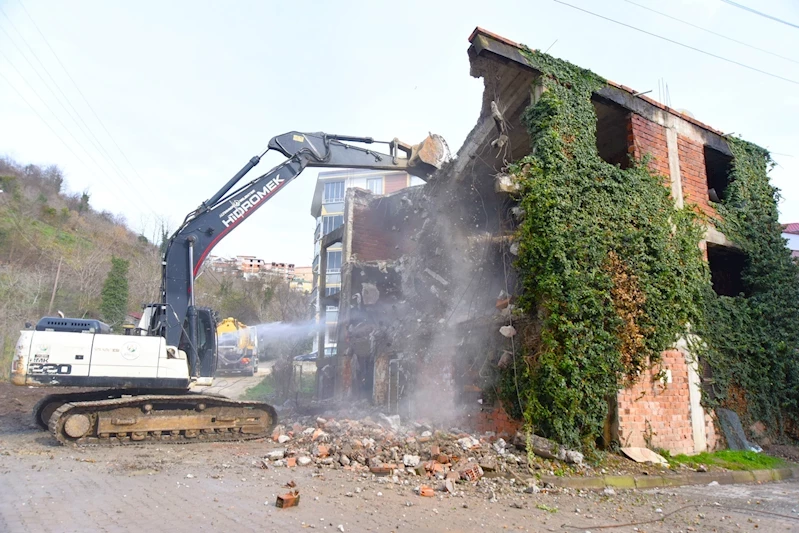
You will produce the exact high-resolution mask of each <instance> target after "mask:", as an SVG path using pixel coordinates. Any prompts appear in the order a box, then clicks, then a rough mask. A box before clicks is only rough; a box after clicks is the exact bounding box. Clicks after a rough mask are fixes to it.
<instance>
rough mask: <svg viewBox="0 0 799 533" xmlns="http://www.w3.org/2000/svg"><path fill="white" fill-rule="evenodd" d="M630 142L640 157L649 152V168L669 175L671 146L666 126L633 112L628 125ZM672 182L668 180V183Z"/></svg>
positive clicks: (634, 152) (663, 174) (632, 148)
mask: <svg viewBox="0 0 799 533" xmlns="http://www.w3.org/2000/svg"><path fill="white" fill-rule="evenodd" d="M627 129H628V136H627V139H628V143H629V145H630V150H632V152H633V155H634V156H635V157H636V158H637V159H638V158H642V157H644V155H646V154H649V155H650V156H651V159H650V161H649V168H650V169H651V170H652V171H653V172H657V173H658V174H660V175H662V176H665V177H666V178H668V177H669V175H670V171H669V146H668V144H667V143H666V128H664V127H663V126H661V125H660V124H656V123H655V122H652V121H651V120H647V119H645V118H644V117H642V116H641V115H636V114H635V113H633V114H632V115H631V120H630V122H629V123H628V125H627ZM669 183H670V182H669V181H668V180H666V184H667V185H668V184H669Z"/></svg>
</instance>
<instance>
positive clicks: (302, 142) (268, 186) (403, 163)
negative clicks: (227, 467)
mask: <svg viewBox="0 0 799 533" xmlns="http://www.w3.org/2000/svg"><path fill="white" fill-rule="evenodd" d="M353 142H357V143H360V144H367V145H371V144H375V143H376V142H375V141H374V140H373V139H371V138H368V137H349V136H340V135H327V134H325V133H300V132H289V133H284V134H283V135H279V136H277V137H273V138H272V140H271V141H270V142H269V146H268V148H267V149H266V150H265V151H264V152H263V153H262V154H261V155H260V156H255V157H253V158H252V159H251V160H250V161H249V162H248V163H247V164H246V165H245V166H244V167H243V168H242V169H241V170H240V171H239V172H238V173H236V175H235V176H233V178H231V179H230V180H229V181H228V182H227V183H226V184H225V185H224V186H223V187H222V188H221V189H220V190H219V191H217V193H216V194H214V195H213V196H212V197H211V198H209V199H208V200H206V201H205V202H203V203H202V204H201V205H200V206H199V207H198V208H197V209H196V210H195V211H193V212H192V213H189V215H188V216H187V217H186V220H185V221H184V222H183V224H182V225H181V226H180V228H178V230H177V231H176V232H175V234H174V235H173V236H172V237H171V239H170V240H169V243H168V246H167V249H166V253H165V254H164V262H163V274H162V284H161V305H160V309H159V310H158V312H157V313H156V315H155V317H156V318H155V320H154V321H153V323H152V325H151V333H152V334H156V335H161V336H163V337H165V338H166V343H167V345H171V346H178V345H179V344H180V345H182V346H185V347H186V348H187V354H188V357H189V362H190V366H191V375H192V376H199V375H203V376H205V375H206V372H205V371H201V368H200V366H201V365H200V364H199V362H198V353H197V348H196V346H197V344H198V343H197V339H198V335H199V330H198V326H197V312H196V308H195V306H194V278H195V277H196V276H197V274H198V272H199V270H200V267H201V265H202V263H203V261H204V260H205V258H206V257H207V256H208V254H209V253H210V252H211V250H212V249H213V248H214V246H216V244H217V243H218V242H219V241H220V240H222V239H223V238H224V237H225V236H226V235H227V234H228V233H230V232H231V231H232V230H233V229H234V228H235V227H236V226H238V225H239V224H240V223H241V222H243V221H244V220H245V219H246V218H247V217H249V216H250V215H252V214H253V213H254V212H255V211H256V210H257V209H258V208H259V207H261V206H262V205H264V204H265V203H266V202H267V201H268V200H270V199H271V198H272V197H273V196H274V195H275V194H277V192H278V191H280V190H282V189H283V188H284V187H285V186H286V185H287V184H288V183H289V182H290V181H291V180H293V179H294V178H296V177H297V176H298V175H299V174H300V173H301V172H302V171H303V170H304V169H305V168H306V167H340V168H358V169H375V170H406V171H408V172H410V173H412V174H415V175H417V176H419V177H422V178H426V177H428V176H429V175H430V174H432V173H433V172H434V171H435V170H436V169H437V168H439V167H440V166H441V164H442V163H443V162H444V161H446V159H448V157H449V150H448V148H447V146H446V143H445V142H444V140H443V139H442V138H441V137H439V136H437V135H431V136H429V137H427V138H426V139H425V140H424V141H423V142H422V143H420V144H418V145H414V146H409V145H407V144H403V143H401V142H399V141H397V140H396V139H395V140H394V141H390V142H387V143H382V144H387V145H388V146H389V153H388V154H384V153H380V152H376V151H373V150H370V149H368V148H365V147H362V146H358V145H353V144H350V143H353ZM272 150H274V151H278V152H280V153H282V154H283V155H285V156H286V157H287V158H288V159H287V160H286V161H284V162H283V163H281V164H280V165H278V166H276V167H274V168H273V169H271V170H270V171H269V172H267V173H265V174H263V175H261V176H259V177H257V178H255V179H254V180H252V181H250V182H247V183H246V184H244V185H242V186H239V187H238V188H235V189H234V187H236V186H237V185H238V184H239V182H240V181H241V180H242V179H243V178H244V176H245V175H246V174H247V173H248V172H249V171H250V170H252V168H253V167H255V165H257V164H258V162H259V161H260V159H261V157H263V155H264V154H266V153H267V152H269V151H272ZM399 152H403V156H400V154H399ZM182 340H183V341H184V342H183V343H181V341H182Z"/></svg>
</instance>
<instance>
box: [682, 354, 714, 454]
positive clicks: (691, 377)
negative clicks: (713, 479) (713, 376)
mask: <svg viewBox="0 0 799 533" xmlns="http://www.w3.org/2000/svg"><path fill="white" fill-rule="evenodd" d="M677 348H678V349H679V350H680V352H682V354H683V356H685V366H686V367H688V403H689V405H690V409H691V434H692V436H693V441H694V453H701V452H704V451H707V435H706V434H705V409H704V407H702V380H701V379H700V377H699V362H698V361H697V360H696V357H694V356H693V355H691V352H690V351H689V350H688V343H687V342H686V340H685V339H680V340H679V342H678V343H677Z"/></svg>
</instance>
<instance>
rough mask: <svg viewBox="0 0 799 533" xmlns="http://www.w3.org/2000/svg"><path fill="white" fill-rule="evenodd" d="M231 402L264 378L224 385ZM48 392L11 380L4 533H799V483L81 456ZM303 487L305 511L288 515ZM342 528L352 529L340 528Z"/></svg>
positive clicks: (238, 455) (171, 452)
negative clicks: (535, 476) (611, 487)
mask: <svg viewBox="0 0 799 533" xmlns="http://www.w3.org/2000/svg"><path fill="white" fill-rule="evenodd" d="M223 379H225V380H227V383H224V382H223V380H222V379H220V380H219V382H218V383H217V385H216V386H217V387H218V390H219V391H220V392H221V393H222V394H230V395H232V394H231V393H235V394H240V393H243V391H244V390H246V388H247V387H248V386H249V385H250V384H254V383H257V381H258V378H256V377H253V378H245V377H229V378H228V377H225V378H223ZM45 392H46V391H37V390H34V389H28V388H16V387H12V386H11V385H9V384H7V383H0V398H2V399H3V401H2V403H1V404H0V533H39V532H53V533H61V532H80V533H83V532H86V531H91V532H94V531H100V532H108V533H112V532H114V533H115V532H139V531H162V530H163V531H170V532H176V533H179V532H184V531H185V532H192V533H195V532H197V531H209V532H215V531H228V532H239V531H258V532H263V531H275V532H281V533H283V532H290V531H304V530H305V529H315V530H320V531H322V530H324V531H325V532H328V531H329V532H330V533H338V531H342V530H343V531H345V532H346V533H350V532H360V531H374V532H384V531H386V532H388V531H394V532H401V531H414V532H415V531H470V532H471V531H514V532H522V531H532V532H539V531H546V532H564V531H574V532H586V531H591V532H593V533H596V532H597V531H621V532H629V533H633V532H638V533H641V532H647V533H667V532H678V531H682V532H689V531H692V532H705V531H710V532H717V533H732V532H740V531H752V532H755V531H757V532H777V531H779V532H786V531H799V481H787V482H780V483H766V484H761V485H757V484H751V485H723V486H718V485H710V486H708V485H705V486H690V487H680V488H668V489H655V490H647V491H638V490H631V491H622V490H619V491H615V492H613V491H610V492H607V493H606V492H579V491H552V492H547V491H541V492H539V493H525V492H524V490H523V489H524V487H514V486H513V484H512V483H510V482H509V480H504V479H497V478H494V479H488V478H487V477H486V478H483V479H481V480H480V481H479V482H478V483H476V484H475V483H465V482H464V483H458V484H457V486H456V487H457V490H456V493H455V494H454V495H450V494H446V493H444V492H440V491H438V492H436V493H435V497H432V498H426V497H421V496H419V495H418V494H417V493H415V492H414V486H415V485H417V484H418V483H421V482H426V483H431V484H433V485H434V486H435V481H424V480H423V479H421V478H417V477H413V476H411V477H410V478H408V477H405V478H401V479H399V482H398V483H396V482H392V480H391V478H389V477H374V476H372V475H371V474H362V473H359V472H355V471H353V470H347V469H345V468H341V467H336V468H334V467H332V466H331V467H315V466H306V467H300V466H297V467H294V468H287V467H275V466H271V467H270V468H268V469H264V468H262V465H263V462H262V458H263V457H264V456H265V455H266V454H267V453H269V452H270V451H272V450H275V449H277V448H285V447H286V445H282V446H281V445H278V444H277V443H274V442H271V441H249V442H242V443H217V444H207V443H196V444H184V445H169V444H159V445H156V444H151V445H143V446H124V447H109V448H106V447H94V448H93V447H88V448H72V447H67V446H61V445H59V444H58V443H57V442H56V441H55V440H54V439H53V438H52V437H51V436H50V435H49V434H48V433H46V432H44V431H41V430H39V429H38V428H37V427H36V426H35V425H34V424H33V423H32V420H31V416H30V410H31V408H32V405H33V403H35V401H36V400H37V398H38V397H39V396H40V395H42V394H45ZM290 481H293V482H295V483H296V486H297V488H298V489H299V490H300V496H301V501H300V504H299V506H298V507H293V508H290V509H278V508H276V507H275V499H276V497H277V495H279V494H283V493H285V492H287V491H288V489H287V488H286V484H287V483H288V482H290ZM339 526H341V528H339Z"/></svg>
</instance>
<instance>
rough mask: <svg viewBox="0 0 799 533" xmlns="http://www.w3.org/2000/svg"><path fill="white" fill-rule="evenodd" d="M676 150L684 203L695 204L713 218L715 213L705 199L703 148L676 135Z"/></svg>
mask: <svg viewBox="0 0 799 533" xmlns="http://www.w3.org/2000/svg"><path fill="white" fill-rule="evenodd" d="M677 150H678V153H679V155H680V174H681V177H682V195H683V198H684V200H685V203H686V204H688V203H691V204H696V205H697V206H698V207H699V210H700V211H702V212H703V213H705V214H707V215H709V216H715V215H716V211H715V209H713V208H712V207H711V206H710V203H709V202H708V198H707V173H706V171H705V150H704V146H703V145H702V143H698V142H694V141H691V140H688V139H686V138H685V137H682V136H679V135H678V136H677Z"/></svg>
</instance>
